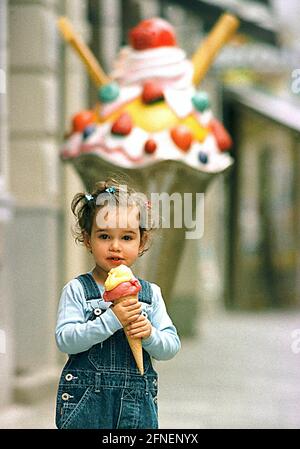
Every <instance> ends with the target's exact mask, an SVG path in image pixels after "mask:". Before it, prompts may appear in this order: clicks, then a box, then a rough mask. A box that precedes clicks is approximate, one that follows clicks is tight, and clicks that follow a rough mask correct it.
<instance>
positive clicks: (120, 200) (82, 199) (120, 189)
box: [71, 178, 154, 256]
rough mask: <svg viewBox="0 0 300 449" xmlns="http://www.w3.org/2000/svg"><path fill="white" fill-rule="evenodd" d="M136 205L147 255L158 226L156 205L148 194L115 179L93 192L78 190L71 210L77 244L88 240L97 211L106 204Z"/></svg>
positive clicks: (96, 186) (101, 182)
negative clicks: (151, 201) (153, 207)
mask: <svg viewBox="0 0 300 449" xmlns="http://www.w3.org/2000/svg"><path fill="white" fill-rule="evenodd" d="M109 205H113V206H122V205H124V206H127V207H130V206H136V207H137V208H138V211H139V217H138V218H139V223H140V225H139V228H140V234H141V242H143V244H144V246H143V250H142V251H141V252H140V253H139V256H141V255H142V254H144V253H145V252H146V251H147V250H148V249H149V246H150V243H151V241H150V240H151V235H152V232H153V229H154V224H153V221H152V208H151V203H150V201H148V200H147V197H146V195H144V194H142V193H137V192H136V191H135V190H134V189H133V188H132V187H130V186H129V185H128V184H125V183H124V184H121V182H120V181H119V182H118V181H116V180H115V179H113V178H108V179H106V180H105V181H100V182H97V183H96V184H95V187H94V189H93V191H92V193H77V194H76V195H75V196H74V198H73V201H72V204H71V209H72V212H73V214H74V215H75V218H76V222H75V227H74V228H73V234H74V237H75V241H76V242H77V243H83V242H84V234H85V232H86V233H87V234H88V235H91V232H92V226H93V222H94V218H95V215H96V213H97V212H98V211H99V210H100V209H101V208H102V207H105V206H109Z"/></svg>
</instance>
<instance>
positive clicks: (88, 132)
mask: <svg viewBox="0 0 300 449" xmlns="http://www.w3.org/2000/svg"><path fill="white" fill-rule="evenodd" d="M95 129H96V125H88V126H86V127H85V128H84V130H83V134H82V138H83V139H84V140H85V139H87V138H88V137H89V136H90V135H91V134H93V132H94V131H95Z"/></svg>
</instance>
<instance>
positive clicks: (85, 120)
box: [72, 110, 96, 133]
mask: <svg viewBox="0 0 300 449" xmlns="http://www.w3.org/2000/svg"><path fill="white" fill-rule="evenodd" d="M95 122H96V117H95V114H94V112H93V111H89V110H86V111H81V112H78V114H76V115H74V116H73V118H72V126H73V132H80V133H82V132H83V130H84V128H85V127H86V126H88V125H91V124H92V123H95Z"/></svg>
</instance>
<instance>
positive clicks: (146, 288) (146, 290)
mask: <svg viewBox="0 0 300 449" xmlns="http://www.w3.org/2000/svg"><path fill="white" fill-rule="evenodd" d="M138 280H139V283H140V284H141V286H142V289H141V290H140V291H139V301H142V302H145V303H147V304H151V303H152V287H151V284H150V282H148V281H144V279H140V278H138Z"/></svg>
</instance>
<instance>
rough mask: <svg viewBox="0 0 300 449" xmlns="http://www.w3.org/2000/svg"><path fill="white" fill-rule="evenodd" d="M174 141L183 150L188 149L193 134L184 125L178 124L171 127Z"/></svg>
mask: <svg viewBox="0 0 300 449" xmlns="http://www.w3.org/2000/svg"><path fill="white" fill-rule="evenodd" d="M171 137H172V139H173V141H174V143H175V144H176V145H177V146H178V147H179V148H180V149H181V150H183V151H188V150H189V149H190V147H191V145H192V142H193V135H192V133H191V131H190V130H189V128H187V127H186V126H185V125H178V126H176V127H175V128H173V129H171Z"/></svg>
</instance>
